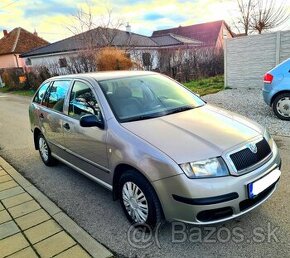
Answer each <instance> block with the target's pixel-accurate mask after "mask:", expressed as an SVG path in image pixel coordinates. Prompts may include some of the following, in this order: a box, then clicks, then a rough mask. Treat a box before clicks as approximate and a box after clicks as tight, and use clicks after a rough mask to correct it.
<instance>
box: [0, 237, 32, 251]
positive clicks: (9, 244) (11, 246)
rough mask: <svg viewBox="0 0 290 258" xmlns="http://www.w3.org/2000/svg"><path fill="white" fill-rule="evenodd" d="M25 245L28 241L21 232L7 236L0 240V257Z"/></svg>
mask: <svg viewBox="0 0 290 258" xmlns="http://www.w3.org/2000/svg"><path fill="white" fill-rule="evenodd" d="M27 246H29V243H28V242H27V240H26V239H25V238H24V236H23V235H22V234H21V233H18V234H16V235H13V236H10V237H7V238H5V239H3V240H1V241H0V250H1V257H5V256H7V255H10V254H13V253H15V252H17V251H19V250H21V249H23V248H25V247H27Z"/></svg>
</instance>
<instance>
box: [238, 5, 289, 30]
mask: <svg viewBox="0 0 290 258" xmlns="http://www.w3.org/2000/svg"><path fill="white" fill-rule="evenodd" d="M286 1H287V0H284V1H282V3H280V4H278V3H277V1H275V0H237V5H238V12H239V16H238V17H237V18H236V20H235V21H234V22H233V25H234V27H235V28H236V30H237V31H238V32H239V33H243V34H244V35H248V34H249V33H252V32H258V33H259V34H261V33H262V32H263V31H266V30H270V29H274V28H277V27H278V26H280V25H282V24H283V23H285V22H286V21H287V20H288V19H289V17H290V16H289V12H288V10H287V5H286Z"/></svg>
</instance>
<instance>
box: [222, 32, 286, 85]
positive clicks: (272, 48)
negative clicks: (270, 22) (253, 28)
mask: <svg viewBox="0 0 290 258" xmlns="http://www.w3.org/2000/svg"><path fill="white" fill-rule="evenodd" d="M224 49H225V50H224V51H225V86H226V87H232V88H240V87H247V88H249V87H250V88H257V87H259V88H261V87H262V86H263V75H264V74H265V73H266V72H267V71H269V70H270V69H272V68H273V67H275V66H276V65H277V64H279V63H281V62H282V61H284V60H286V59H288V58H290V31H278V32H274V33H267V34H262V35H251V36H247V37H238V38H233V39H227V40H226V44H225V48H224Z"/></svg>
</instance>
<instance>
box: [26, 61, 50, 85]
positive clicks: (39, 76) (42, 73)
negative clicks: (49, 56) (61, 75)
mask: <svg viewBox="0 0 290 258" xmlns="http://www.w3.org/2000/svg"><path fill="white" fill-rule="evenodd" d="M50 77H51V74H50V72H49V70H48V69H47V68H46V67H43V66H40V67H37V68H35V69H34V70H31V71H29V72H27V73H26V78H27V80H26V88H27V89H33V90H37V89H38V87H39V86H40V84H41V83H42V82H44V81H45V80H46V79H48V78H50Z"/></svg>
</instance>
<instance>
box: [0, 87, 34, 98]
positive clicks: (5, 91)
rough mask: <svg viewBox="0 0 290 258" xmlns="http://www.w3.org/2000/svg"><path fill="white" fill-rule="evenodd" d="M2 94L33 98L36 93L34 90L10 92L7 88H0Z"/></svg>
mask: <svg viewBox="0 0 290 258" xmlns="http://www.w3.org/2000/svg"><path fill="white" fill-rule="evenodd" d="M0 92H2V93H11V94H16V95H20V96H27V97H32V96H33V95H34V93H35V91H34V90H10V89H9V88H7V87H4V88H0Z"/></svg>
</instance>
